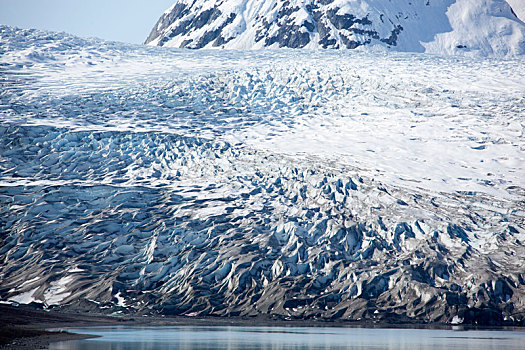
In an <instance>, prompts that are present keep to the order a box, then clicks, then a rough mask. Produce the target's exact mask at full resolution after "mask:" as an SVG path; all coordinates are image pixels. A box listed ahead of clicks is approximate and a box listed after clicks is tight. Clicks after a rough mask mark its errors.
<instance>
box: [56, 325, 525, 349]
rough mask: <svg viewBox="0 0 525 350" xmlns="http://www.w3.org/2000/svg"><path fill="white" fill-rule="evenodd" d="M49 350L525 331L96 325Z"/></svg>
mask: <svg viewBox="0 0 525 350" xmlns="http://www.w3.org/2000/svg"><path fill="white" fill-rule="evenodd" d="M70 331H72V332H75V333H85V334H93V335H99V336H101V338H96V339H88V340H81V341H69V342H60V343H55V344H52V345H51V347H50V349H53V350H139V349H140V350H147V349H160V350H166V349H199V350H201V349H208V350H214V349H228V350H237V349H238V350H241V349H253V350H291V349H293V350H303V349H308V350H317V349H392V350H394V349H396V350H397V349H425V350H426V349H444V350H454V349H458V350H459V349H461V350H465V349H473V350H481V349H495V350H496V349H497V350H502V349H510V350H512V349H525V332H511V331H454V330H423V329H368V328H298V327H194V326H184V327H96V328H79V329H71V330H70Z"/></svg>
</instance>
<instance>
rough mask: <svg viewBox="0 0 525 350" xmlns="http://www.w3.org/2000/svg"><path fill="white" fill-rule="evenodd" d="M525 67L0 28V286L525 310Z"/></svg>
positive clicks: (242, 300)
mask: <svg viewBox="0 0 525 350" xmlns="http://www.w3.org/2000/svg"><path fill="white" fill-rule="evenodd" d="M523 62H524V58H523V57H520V58H513V59H508V60H493V59H478V58H470V57H441V56H435V55H422V54H414V53H397V52H370V53H369V52H367V53H364V52H359V51H350V52H346V51H344V52H343V51H338V50H220V51H219V50H179V49H165V48H159V47H148V46H144V45H140V46H133V45H125V44H121V43H112V42H104V41H100V40H94V39H90V40H85V39H80V38H76V37H73V36H69V35H67V34H63V33H49V32H42V31H37V30H21V29H15V28H10V27H5V26H0V67H1V70H2V79H1V80H0V86H1V90H0V301H1V302H18V303H31V302H34V303H37V304H39V305H45V306H46V307H49V308H69V309H73V310H82V311H86V310H96V312H107V313H114V312H123V313H126V312H128V313H139V314H140V313H142V314H156V313H163V314H177V315H186V316H235V315H238V316H246V317H248V316H250V317H251V316H253V317H258V316H260V317H269V318H278V319H293V318H295V319H323V320H333V319H339V320H348V321H352V320H354V321H355V320H360V319H361V320H370V321H377V320H384V321H393V322H397V321H399V320H404V321H417V322H457V323H460V322H465V323H476V322H477V323H484V324H504V323H505V322H507V323H508V324H523V322H524V320H525V267H524V265H523V261H524V260H525V244H524V243H525V202H524V201H523V199H524V198H525V190H524V188H525V178H524V177H523V173H525V160H524V157H523V154H524V147H525V146H524V145H525V140H524V135H525V133H524V131H525V124H524V123H523V119H524V108H523V106H524V98H523V96H525V86H524V85H523V78H522V77H523V76H524V75H525V65H524V64H523Z"/></svg>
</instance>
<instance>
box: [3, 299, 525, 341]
mask: <svg viewBox="0 0 525 350" xmlns="http://www.w3.org/2000/svg"><path fill="white" fill-rule="evenodd" d="M391 321H392V322H389V321H386V322H385V321H384V320H383V321H381V322H374V321H363V322H361V321H360V322H349V321H340V320H334V321H327V320H281V319H273V318H270V317H256V318H241V317H236V318H218V317H204V318H201V317H199V318H194V317H181V316H178V317H162V316H156V317H150V316H148V317H145V316H140V315H122V316H108V315H101V314H87V313H81V312H79V313H74V312H62V311H53V310H51V311H44V310H40V309H35V308H32V307H30V306H19V307H14V306H10V305H0V350H15V349H16V350H25V349H47V348H48V346H49V344H51V343H54V342H59V341H67V340H78V339H89V338H93V336H90V335H85V334H74V333H69V332H67V329H68V328H81V327H95V326H114V325H127V326H288V327H366V328H431V329H451V328H453V327H454V328H458V327H459V328H461V329H495V330H518V331H525V328H519V327H476V326H469V325H461V326H453V325H450V324H417V323H410V322H402V321H401V322H400V321H399V320H391ZM54 330H57V331H54Z"/></svg>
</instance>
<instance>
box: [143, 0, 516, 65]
mask: <svg viewBox="0 0 525 350" xmlns="http://www.w3.org/2000/svg"><path fill="white" fill-rule="evenodd" d="M146 44H149V45H155V46H169V47H178V48H190V49H200V48H227V49H260V48H307V49H355V48H361V47H365V46H381V47H384V48H386V49H391V50H396V51H411V52H432V53H439V54H455V53H467V54H474V55H483V56H488V55H494V56H509V55H520V54H523V53H525V25H524V23H523V22H522V21H521V20H520V19H518V18H517V15H516V12H515V11H513V9H512V8H511V6H510V5H509V4H508V3H507V2H506V1H503V0H483V1H479V0H457V1H454V0H413V1H407V2H399V1H390V0H271V1H260V0H229V1H225V0H196V1H190V0H178V1H177V2H176V3H175V4H174V5H173V6H172V7H171V8H170V9H168V10H167V11H166V12H165V13H164V14H163V15H162V16H161V18H160V19H159V21H158V22H157V24H156V25H155V27H154V28H153V30H152V31H151V33H150V35H149V36H148V38H147V39H146Z"/></svg>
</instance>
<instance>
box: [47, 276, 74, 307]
mask: <svg viewBox="0 0 525 350" xmlns="http://www.w3.org/2000/svg"><path fill="white" fill-rule="evenodd" d="M73 280H74V278H73V276H71V275H68V276H65V277H62V278H60V279H59V280H57V281H54V282H51V285H50V287H49V288H47V289H46V291H45V292H44V301H45V303H46V304H47V305H59V304H60V303H61V302H62V301H63V300H64V299H65V298H67V297H68V296H70V295H71V291H70V288H71V286H70V285H69V284H70V283H71V282H72V281H73Z"/></svg>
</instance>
